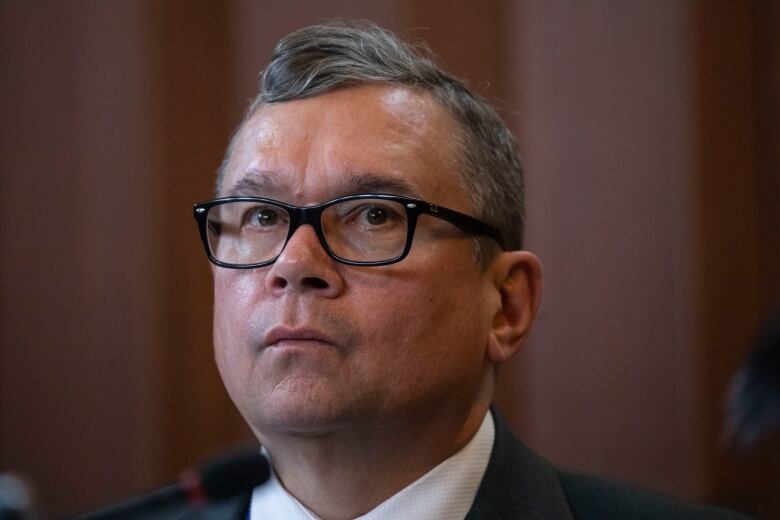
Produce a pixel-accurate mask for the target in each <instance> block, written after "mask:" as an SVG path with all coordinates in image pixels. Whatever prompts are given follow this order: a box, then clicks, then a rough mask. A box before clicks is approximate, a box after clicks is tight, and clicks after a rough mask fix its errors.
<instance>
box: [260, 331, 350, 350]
mask: <svg viewBox="0 0 780 520" xmlns="http://www.w3.org/2000/svg"><path fill="white" fill-rule="evenodd" d="M307 341H313V342H319V343H327V344H328V345H335V343H334V341H333V339H332V338H331V337H330V336H328V335H327V334H325V333H323V332H321V331H319V330H317V329H312V328H307V327H302V328H289V327H274V328H272V329H271V330H269V331H268V332H267V333H266V335H265V337H264V338H263V346H264V347H278V346H281V345H280V343H284V342H295V343H300V342H307Z"/></svg>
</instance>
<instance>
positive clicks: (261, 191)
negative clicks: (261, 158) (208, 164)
mask: <svg viewBox="0 0 780 520" xmlns="http://www.w3.org/2000/svg"><path fill="white" fill-rule="evenodd" d="M281 191H284V188H283V187H282V186H281V185H280V184H279V183H278V182H277V181H276V179H275V178H274V172H271V171H267V170H249V171H248V172H247V174H246V175H244V176H243V177H241V179H239V180H238V182H236V183H235V184H234V185H233V187H232V188H231V189H230V192H229V193H228V194H227V195H228V196H230V197H241V196H257V197H260V196H264V195H267V194H268V193H278V192H281Z"/></svg>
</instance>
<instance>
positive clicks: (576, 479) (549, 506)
mask: <svg viewBox="0 0 780 520" xmlns="http://www.w3.org/2000/svg"><path fill="white" fill-rule="evenodd" d="M493 416H494V417H495V423H496V438H495V442H494V445H493V451H492V453H491V455H490V461H489V462H488V467H487V470H486V472H485V477H484V478H483V479H482V484H481V485H480V487H479V491H478V492H477V497H476V499H475V500H474V505H473V506H472V507H471V510H470V511H469V513H468V515H467V516H466V520H488V519H490V520H496V519H503V520H514V519H523V520H526V519H527V520H537V519H538V520H591V519H592V520H650V519H663V520H694V519H713V520H727V519H739V518H745V517H744V516H741V515H738V514H736V513H733V512H731V511H726V510H723V509H717V508H712V507H707V506H698V505H691V504H686V503H684V502H681V501H679V500H675V499H673V498H669V497H665V496H662V495H658V494H656V493H652V492H649V491H644V490H640V489H638V488H635V487H632V486H629V485H626V484H623V483H619V482H613V481H608V480H604V479H599V478H594V477H587V476H583V475H576V474H572V473H566V472H561V471H559V470H557V469H556V468H554V467H553V466H552V465H551V464H550V463H549V462H547V461H546V460H544V459H542V458H541V457H539V456H538V455H536V454H535V453H533V452H532V451H531V450H529V449H528V448H526V447H525V446H524V445H523V444H522V443H521V442H520V441H518V440H517V439H516V438H515V436H514V435H513V434H512V433H511V431H510V430H509V428H508V427H507V426H506V424H505V423H504V421H503V419H501V417H500V415H499V414H498V413H496V412H495V411H494V412H493ZM249 499H250V497H249V495H244V496H240V497H237V498H235V499H232V500H226V501H223V502H219V503H216V504H212V505H209V506H208V507H205V508H202V509H194V508H181V507H180V508H171V509H167V510H161V511H159V513H158V514H154V515H145V516H144V518H146V519H152V520H244V519H245V518H246V513H247V510H248V507H249ZM128 520H132V519H128ZM269 520H276V519H269ZM402 520H407V519H402ZM410 520H414V519H410Z"/></svg>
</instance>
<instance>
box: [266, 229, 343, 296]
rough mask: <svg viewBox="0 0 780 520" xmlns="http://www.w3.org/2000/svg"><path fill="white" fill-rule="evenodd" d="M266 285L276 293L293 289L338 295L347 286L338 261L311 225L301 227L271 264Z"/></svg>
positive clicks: (317, 293) (279, 294)
mask: <svg viewBox="0 0 780 520" xmlns="http://www.w3.org/2000/svg"><path fill="white" fill-rule="evenodd" d="M265 284H266V288H267V289H268V291H269V292H270V293H271V294H273V295H276V296H282V295H284V294H285V293H288V292H290V291H297V292H300V293H313V294H316V295H317V296H321V297H325V298H335V297H336V296H338V295H339V294H341V291H342V290H343V289H344V280H343V278H342V277H341V273H340V272H339V270H338V264H337V263H336V261H335V260H333V259H332V258H331V257H330V256H329V255H328V253H327V252H326V251H325V250H324V249H323V246H322V244H321V243H320V241H319V238H317V233H316V232H315V231H314V228H313V227H312V226H311V225H308V224H305V225H302V226H300V227H299V228H298V229H297V230H295V232H294V233H293V235H292V236H291V237H290V240H289V241H288V242H287V245H285V246H284V250H283V251H282V254H281V255H279V257H278V258H277V259H276V261H275V262H274V263H273V264H271V269H270V270H269V271H268V275H267V276H266V279H265Z"/></svg>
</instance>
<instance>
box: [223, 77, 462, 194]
mask: <svg viewBox="0 0 780 520" xmlns="http://www.w3.org/2000/svg"><path fill="white" fill-rule="evenodd" d="M458 130H459V129H458V126H457V124H456V123H455V121H454V120H453V119H452V117H451V116H450V115H449V113H447V111H446V110H445V109H444V108H443V107H442V106H441V105H440V104H439V103H438V102H437V101H436V100H434V99H433V98H432V97H431V96H430V95H429V94H427V93H424V92H419V91H416V90H413V89H411V88H407V87H402V86H360V87H351V88H346V89H341V90H337V91H334V92H330V93H327V94H324V95H321V96H316V97H312V98H307V99H301V100H295V101H286V102H281V103H273V104H268V105H263V106H261V107H260V108H259V109H258V110H257V111H256V112H255V113H254V114H253V115H252V116H251V117H250V118H249V119H248V120H247V121H246V123H245V124H244V125H243V127H242V128H241V130H240V132H239V134H238V136H237V137H236V141H235V145H234V149H233V152H232V155H231V157H230V158H229V161H228V163H227V165H226V170H225V177H224V179H223V181H222V186H221V189H220V195H262V196H269V197H274V198H279V199H282V200H285V201H287V202H293V203H316V202H321V201H323V200H327V199H329V198H333V197H337V196H340V195H345V194H349V193H351V192H358V191H381V192H393V193H399V192H400V193H404V194H408V195H414V196H418V197H421V198H430V199H433V201H435V202H438V203H440V204H446V203H455V202H456V201H460V202H461V203H460V204H458V206H463V201H461V200H460V199H463V198H464V191H463V189H462V186H461V182H460V176H459V175H458V174H457V172H456V170H455V166H454V165H455V160H454V158H455V153H456V139H455V136H456V135H457V132H458ZM442 199H445V200H442Z"/></svg>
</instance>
